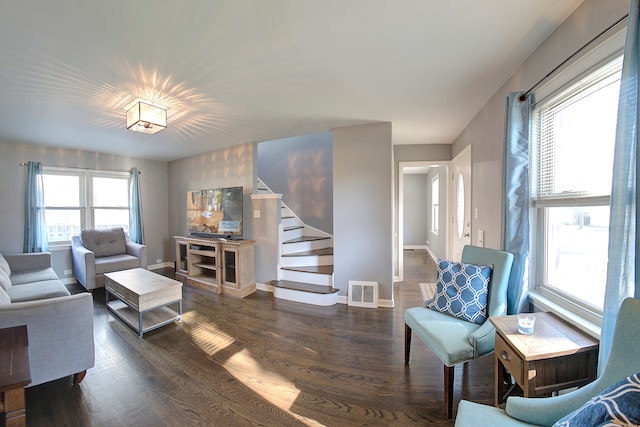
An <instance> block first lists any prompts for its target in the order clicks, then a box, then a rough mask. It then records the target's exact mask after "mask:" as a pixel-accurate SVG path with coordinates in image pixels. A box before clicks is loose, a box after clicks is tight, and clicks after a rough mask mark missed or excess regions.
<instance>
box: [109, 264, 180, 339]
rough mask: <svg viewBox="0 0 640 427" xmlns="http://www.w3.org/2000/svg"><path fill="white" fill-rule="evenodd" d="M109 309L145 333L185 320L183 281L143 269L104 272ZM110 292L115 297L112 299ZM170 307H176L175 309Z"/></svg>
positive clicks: (141, 334)
mask: <svg viewBox="0 0 640 427" xmlns="http://www.w3.org/2000/svg"><path fill="white" fill-rule="evenodd" d="M104 276H105V278H106V279H105V290H106V302H107V307H108V308H109V310H110V311H111V312H112V313H113V314H115V315H116V316H117V317H119V318H120V319H122V320H123V321H124V322H125V323H126V324H127V325H129V326H131V327H132V328H133V329H135V330H137V331H138V335H139V336H140V337H142V336H143V335H144V333H146V332H149V331H152V330H154V329H157V328H160V327H162V326H165V325H168V324H170V323H173V322H174V321H175V320H177V321H182V283H181V282H179V281H177V280H173V279H171V278H169V277H165V276H162V275H160V274H156V273H154V272H152V271H149V270H145V269H144V268H133V269H131V270H122V271H116V272H113V273H105V275H104ZM109 295H113V296H114V297H115V298H116V300H113V301H110V300H109ZM170 306H175V308H177V310H174V309H173V308H171V307H170Z"/></svg>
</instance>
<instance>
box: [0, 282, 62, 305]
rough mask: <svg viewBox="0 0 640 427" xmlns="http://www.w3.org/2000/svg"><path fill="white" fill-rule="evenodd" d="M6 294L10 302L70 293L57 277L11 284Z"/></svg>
mask: <svg viewBox="0 0 640 427" xmlns="http://www.w3.org/2000/svg"><path fill="white" fill-rule="evenodd" d="M7 294H8V295H9V298H10V299H11V302H24V301H35V300H41V299H47V298H55V297H64V296H67V295H71V293H70V292H69V291H68V290H67V288H66V287H65V286H64V285H63V284H62V282H61V281H60V280H57V279H56V280H45V281H43V282H34V283H25V284H23V285H17V286H12V287H11V289H9V291H8V292H7Z"/></svg>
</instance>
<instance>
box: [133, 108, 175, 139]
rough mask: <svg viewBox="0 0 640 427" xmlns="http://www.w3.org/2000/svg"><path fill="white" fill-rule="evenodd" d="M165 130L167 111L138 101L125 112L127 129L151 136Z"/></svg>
mask: <svg viewBox="0 0 640 427" xmlns="http://www.w3.org/2000/svg"><path fill="white" fill-rule="evenodd" d="M166 128H167V109H166V108H162V107H158V106H156V105H152V104H149V103H146V102H142V101H138V102H136V103H135V104H133V106H132V107H131V108H130V109H129V111H127V129H129V130H133V131H136V132H142V133H148V134H150V135H153V134H154V133H158V132H160V131H161V130H163V129H166Z"/></svg>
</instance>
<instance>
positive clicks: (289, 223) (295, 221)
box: [282, 217, 304, 228]
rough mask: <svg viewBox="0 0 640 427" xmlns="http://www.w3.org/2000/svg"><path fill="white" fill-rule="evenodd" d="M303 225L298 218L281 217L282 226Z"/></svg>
mask: <svg viewBox="0 0 640 427" xmlns="http://www.w3.org/2000/svg"><path fill="white" fill-rule="evenodd" d="M298 225H304V224H303V223H302V222H301V221H300V220H299V219H298V218H296V217H292V218H282V228H287V227H293V226H298Z"/></svg>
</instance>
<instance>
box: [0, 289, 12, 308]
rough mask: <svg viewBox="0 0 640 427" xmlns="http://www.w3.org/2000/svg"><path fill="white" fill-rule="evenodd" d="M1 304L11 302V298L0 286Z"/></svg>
mask: <svg viewBox="0 0 640 427" xmlns="http://www.w3.org/2000/svg"><path fill="white" fill-rule="evenodd" d="M3 304H11V298H9V295H8V294H7V293H6V292H5V290H4V289H3V288H2V287H0V305H3Z"/></svg>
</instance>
